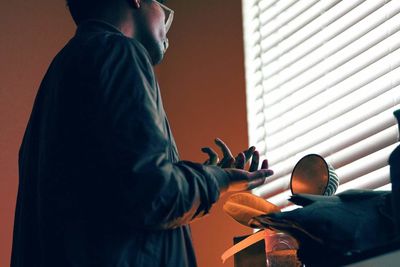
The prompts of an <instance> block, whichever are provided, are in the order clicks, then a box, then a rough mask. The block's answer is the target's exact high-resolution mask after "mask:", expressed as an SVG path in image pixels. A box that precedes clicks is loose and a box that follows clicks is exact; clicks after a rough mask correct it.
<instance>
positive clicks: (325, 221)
mask: <svg viewBox="0 0 400 267" xmlns="http://www.w3.org/2000/svg"><path fill="white" fill-rule="evenodd" d="M290 201H291V202H293V203H295V204H297V205H301V206H303V207H304V208H300V209H296V210H293V211H289V212H279V213H273V214H269V215H262V216H258V217H256V218H255V220H256V221H257V222H255V224H256V225H257V224H259V225H258V226H259V227H266V228H272V229H278V230H281V231H284V232H288V233H289V234H291V235H292V236H294V237H295V238H296V239H297V240H298V241H299V243H300V248H299V250H298V256H299V259H300V260H301V261H302V262H303V263H304V264H305V265H306V266H307V267H309V266H339V265H342V264H343V263H345V262H348V261H349V258H351V257H356V256H357V254H360V253H363V252H365V251H370V250H373V249H374V248H376V247H380V246H384V245H386V244H388V243H390V242H392V241H393V240H394V238H395V234H394V233H395V232H394V223H393V218H392V215H391V214H392V213H391V212H392V211H391V193H390V192H388V191H372V190H348V191H345V192H342V193H340V194H338V195H336V196H316V195H308V194H298V195H293V196H292V197H291V198H290Z"/></svg>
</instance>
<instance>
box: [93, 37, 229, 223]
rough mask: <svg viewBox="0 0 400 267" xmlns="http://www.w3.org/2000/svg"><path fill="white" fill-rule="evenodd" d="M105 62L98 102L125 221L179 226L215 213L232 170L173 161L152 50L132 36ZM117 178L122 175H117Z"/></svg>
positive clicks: (120, 41) (120, 42) (118, 42)
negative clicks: (215, 203)
mask: <svg viewBox="0 0 400 267" xmlns="http://www.w3.org/2000/svg"><path fill="white" fill-rule="evenodd" d="M107 50H108V51H107V53H106V55H104V56H102V55H100V56H99V57H98V59H97V60H98V62H97V64H99V65H100V67H99V69H100V71H99V80H100V84H99V86H98V88H99V91H98V93H97V94H96V97H95V99H96V102H97V103H96V105H98V109H99V118H101V119H100V120H99V121H100V124H101V126H100V128H101V132H102V134H101V136H102V137H101V138H100V139H101V142H102V145H103V146H104V149H105V151H106V153H107V161H106V164H107V165H108V168H109V169H110V170H112V175H113V176H114V178H113V179H114V181H117V182H118V183H119V185H118V187H117V188H118V190H117V191H118V192H115V194H116V195H117V196H114V197H117V199H118V201H116V203H118V205H117V206H118V207H115V208H116V209H117V210H118V213H117V214H118V216H119V219H122V220H124V221H127V222H129V223H130V224H132V225H134V226H138V227H145V228H163V229H165V228H174V227H178V226H180V225H183V224H187V223H189V222H190V221H191V220H192V219H194V218H195V217H198V216H202V215H203V214H206V213H208V212H209V210H210V208H211V205H212V204H213V203H214V202H216V201H217V199H218V197H219V194H220V190H221V189H222V188H224V187H226V186H227V184H228V180H229V179H228V178H229V177H228V174H227V172H225V171H224V170H222V169H220V168H219V167H215V166H204V165H202V164H196V163H192V162H187V161H180V162H177V163H173V162H172V161H171V159H170V157H169V156H168V153H169V151H170V146H171V143H170V140H169V138H168V133H166V130H165V128H163V127H165V126H164V120H165V117H164V116H163V113H160V107H159V106H158V104H157V97H158V93H157V90H158V87H157V85H156V82H155V79H154V73H153V69H152V66H151V64H150V62H149V60H148V56H147V54H146V51H145V50H144V48H143V47H141V46H140V44H138V43H136V42H135V41H134V40H131V39H127V38H125V39H123V38H122V37H121V38H120V39H116V40H114V41H112V42H111V44H110V47H109V49H107ZM115 177H116V178H115Z"/></svg>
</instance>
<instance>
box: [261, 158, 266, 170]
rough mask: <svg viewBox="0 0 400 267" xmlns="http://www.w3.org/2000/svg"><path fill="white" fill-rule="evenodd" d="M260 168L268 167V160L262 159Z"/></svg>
mask: <svg viewBox="0 0 400 267" xmlns="http://www.w3.org/2000/svg"><path fill="white" fill-rule="evenodd" d="M261 169H268V160H267V159H264V160H263V162H262V163H261Z"/></svg>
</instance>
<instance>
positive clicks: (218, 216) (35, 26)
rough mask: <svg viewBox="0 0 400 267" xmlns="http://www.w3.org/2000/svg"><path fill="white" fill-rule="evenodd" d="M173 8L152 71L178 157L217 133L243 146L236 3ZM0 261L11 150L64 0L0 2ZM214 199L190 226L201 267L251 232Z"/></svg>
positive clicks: (8, 226) (50, 52) (53, 49)
mask: <svg viewBox="0 0 400 267" xmlns="http://www.w3.org/2000/svg"><path fill="white" fill-rule="evenodd" d="M168 5H169V6H170V7H171V8H173V9H174V10H175V11H176V17H175V21H174V23H173V27H172V28H171V32H170V44H171V47H170V49H169V52H168V54H167V56H166V59H165V62H164V63H163V64H162V65H161V66H159V67H158V68H157V73H158V75H159V82H160V86H161V90H162V94H163V98H164V104H165V108H166V110H167V113H168V116H169V119H170V122H171V125H172V129H173V131H174V135H175V138H176V141H177V144H178V147H179V149H180V153H181V157H182V158H183V159H187V160H192V161H203V160H204V159H205V156H203V154H202V153H201V152H200V148H201V147H202V146H206V145H210V144H212V141H213V138H214V137H216V136H218V137H220V138H222V139H223V140H225V141H226V142H227V143H228V144H230V145H231V148H232V150H233V151H235V152H238V151H239V150H240V149H244V148H245V147H246V146H247V130H246V113H245V91H244V69H243V52H242V50H243V48H242V28H241V27H242V26H241V7H240V6H241V4H240V0H219V1H211V0H204V1H190V0H170V1H169V2H168ZM0 17H1V18H2V23H0V32H1V34H0V198H1V201H0V221H1V227H0V266H9V259H10V253H11V252H10V251H11V239H12V229H13V219H14V208H15V199H16V192H17V186H18V172H17V155H18V148H19V145H20V142H21V139H22V135H23V131H24V129H25V126H26V123H27V120H28V117H29V114H30V111H31V108H32V103H33V100H34V97H35V94H36V90H37V88H38V86H39V83H40V81H41V78H42V77H43V75H44V72H45V71H46V69H47V66H48V64H49V63H50V61H51V59H52V58H53V56H54V55H55V54H56V53H57V51H58V50H59V49H60V48H61V47H62V46H63V44H64V43H65V42H66V41H67V40H68V39H69V38H70V36H71V35H72V34H73V32H74V25H73V23H72V21H71V19H70V18H69V14H68V11H67V10H66V8H65V4H64V3H63V1H62V0H61V1H53V0H42V1H40V2H35V1H2V2H1V3H0ZM222 202H223V200H222V201H221V202H220V204H217V205H216V206H215V207H214V208H213V209H212V212H211V215H210V216H208V217H206V218H204V219H202V220H200V221H198V222H195V223H193V226H192V229H193V239H194V243H195V246H196V251H197V256H198V262H199V266H200V267H209V266H212V267H214V266H233V262H232V260H230V261H229V262H227V263H226V264H225V265H222V264H221V263H220V260H219V257H220V255H221V253H222V252H223V251H224V250H225V249H226V248H228V247H229V246H230V245H231V240H232V237H233V236H234V235H240V234H244V233H248V232H249V230H248V229H245V228H244V227H242V226H240V225H238V224H236V223H235V222H233V221H232V220H231V219H230V218H228V217H227V216H226V215H224V214H223V213H222V211H221V204H222Z"/></svg>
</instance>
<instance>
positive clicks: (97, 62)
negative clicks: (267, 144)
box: [11, 21, 228, 267]
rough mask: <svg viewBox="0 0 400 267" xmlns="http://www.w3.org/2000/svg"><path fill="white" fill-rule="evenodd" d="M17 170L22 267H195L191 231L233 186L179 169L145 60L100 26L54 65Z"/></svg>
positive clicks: (206, 170) (212, 175) (199, 170)
mask: <svg viewBox="0 0 400 267" xmlns="http://www.w3.org/2000/svg"><path fill="white" fill-rule="evenodd" d="M19 172H20V180H19V189H18V199H17V207H16V213H15V225H14V240H13V251H12V260H11V266H12V267H22V266H24V267H25V266H29V267H35V266H43V267H44V266H46V267H47V266H48V267H63V266H121V267H122V266H124V267H126V266H151V267H155V266H173V267H179V266H195V265H196V261H195V255H194V251H193V247H192V242H191V237H190V230H189V227H188V226H187V224H188V223H189V222H190V221H191V220H192V219H194V218H195V217H199V216H202V215H204V214H206V213H208V211H209V209H210V208H211V205H212V204H213V203H214V202H215V201H216V200H217V199H218V197H219V191H220V188H221V187H223V186H226V183H227V179H228V177H227V173H226V172H225V171H223V170H222V169H220V168H218V167H213V166H204V165H201V164H195V163H191V162H184V161H179V158H178V153H177V149H176V145H175V142H174V139H173V137H172V134H171V131H170V129H169V125H168V121H167V118H166V115H165V112H164V109H163V106H162V101H161V96H160V92H159V88H158V84H157V81H156V79H155V76H154V72H153V68H152V65H151V63H150V59H149V55H148V54H147V51H146V50H145V49H144V47H143V46H142V45H141V44H140V43H138V42H137V41H136V40H134V39H130V38H127V37H125V36H124V35H123V34H122V33H121V32H119V31H118V30H117V29H116V28H114V27H113V26H111V25H109V24H106V23H104V22H100V21H87V22H84V23H83V24H81V25H80V26H79V27H78V30H77V32H76V35H75V36H74V37H73V38H72V39H71V40H70V42H69V43H68V44H67V45H66V46H65V47H64V48H63V49H62V50H61V51H60V53H59V54H58V55H57V56H56V57H55V59H54V60H53V62H52V64H51V65H50V67H49V70H48V71H47V73H46V75H45V77H44V79H43V81H42V84H41V86H40V89H39V91H38V94H37V97H36V100H35V103H34V107H33V111H32V114H31V117H30V119H29V123H28V126H27V129H26V132H25V135H24V139H23V142H22V145H21V149H20V155H19Z"/></svg>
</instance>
